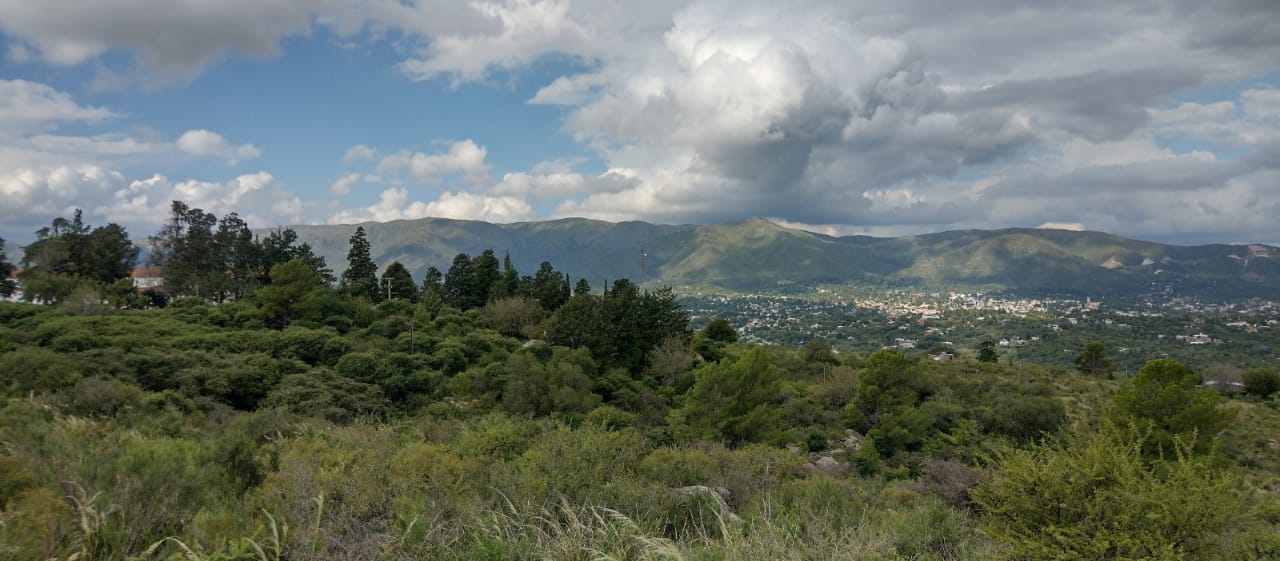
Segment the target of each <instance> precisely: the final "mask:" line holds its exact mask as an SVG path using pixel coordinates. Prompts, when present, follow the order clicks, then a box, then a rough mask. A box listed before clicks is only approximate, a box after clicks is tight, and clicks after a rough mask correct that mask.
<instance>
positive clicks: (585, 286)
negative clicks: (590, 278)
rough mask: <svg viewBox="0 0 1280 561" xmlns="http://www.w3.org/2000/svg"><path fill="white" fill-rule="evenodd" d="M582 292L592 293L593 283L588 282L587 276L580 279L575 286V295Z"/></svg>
mask: <svg viewBox="0 0 1280 561" xmlns="http://www.w3.org/2000/svg"><path fill="white" fill-rule="evenodd" d="M581 294H591V283H589V282H587V279H585V278H581V279H578V284H576V285H574V287H573V295H574V296H578V295H581Z"/></svg>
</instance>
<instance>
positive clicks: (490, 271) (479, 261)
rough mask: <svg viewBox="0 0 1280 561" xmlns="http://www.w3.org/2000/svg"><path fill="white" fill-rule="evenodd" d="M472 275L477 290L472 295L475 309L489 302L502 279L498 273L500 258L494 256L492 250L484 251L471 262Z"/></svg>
mask: <svg viewBox="0 0 1280 561" xmlns="http://www.w3.org/2000/svg"><path fill="white" fill-rule="evenodd" d="M471 274H472V275H474V276H475V280H474V281H472V284H473V288H474V290H475V294H473V295H472V297H473V304H475V305H474V306H473V307H476V308H479V307H481V306H484V305H485V303H486V302H488V301H489V293H490V292H492V291H493V287H494V286H495V285H497V284H498V281H499V280H501V278H502V273H501V272H499V271H498V257H497V256H496V255H494V254H493V250H492V249H486V250H484V251H483V252H481V253H480V255H477V256H476V257H475V259H472V260H471Z"/></svg>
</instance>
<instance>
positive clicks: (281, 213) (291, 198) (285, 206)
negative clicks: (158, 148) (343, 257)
mask: <svg viewBox="0 0 1280 561" xmlns="http://www.w3.org/2000/svg"><path fill="white" fill-rule="evenodd" d="M175 200H180V201H183V202H185V203H186V204H187V205H188V206H190V207H192V208H200V209H204V210H205V211H206V212H212V213H214V214H216V215H218V216H223V215H225V214H228V213H231V212H236V213H239V214H240V216H241V218H244V219H245V220H246V221H247V222H249V223H250V224H251V225H254V226H259V227H261V226H269V225H280V224H296V223H298V222H300V221H301V219H302V216H301V212H302V210H303V206H304V205H303V202H302V200H301V199H299V198H298V197H297V195H294V194H293V193H290V192H289V191H288V190H286V189H285V188H284V187H283V186H281V185H280V184H279V183H278V182H276V179H275V177H274V176H272V175H271V174H270V173H267V172H265V171H263V172H258V173H251V174H244V175H240V176H237V177H234V178H232V179H230V180H228V181H225V182H217V181H199V180H195V179H187V180H183V181H173V180H170V179H169V178H168V177H166V176H163V175H158V174H157V175H153V176H151V177H149V178H147V179H140V180H134V181H131V182H129V184H128V185H125V186H122V187H120V188H118V189H116V190H115V192H114V193H113V194H112V196H111V198H110V200H107V201H104V202H103V203H102V204H101V205H99V206H97V207H96V208H94V209H93V210H94V213H95V214H99V215H102V216H105V217H107V218H108V219H110V220H115V221H121V222H125V223H131V224H147V225H155V224H160V223H162V222H163V221H164V220H165V219H166V218H167V216H168V214H169V205H170V203H171V202H172V201H175Z"/></svg>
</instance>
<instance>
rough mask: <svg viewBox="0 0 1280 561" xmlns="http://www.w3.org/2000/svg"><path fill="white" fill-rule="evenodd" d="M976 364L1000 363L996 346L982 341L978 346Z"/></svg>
mask: <svg viewBox="0 0 1280 561" xmlns="http://www.w3.org/2000/svg"><path fill="white" fill-rule="evenodd" d="M978 362H990V363H993V364H994V363H996V362H1000V353H997V352H996V344H995V343H993V342H991V341H983V342H982V344H981V345H978Z"/></svg>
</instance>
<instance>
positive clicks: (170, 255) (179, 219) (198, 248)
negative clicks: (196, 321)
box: [150, 201, 226, 298]
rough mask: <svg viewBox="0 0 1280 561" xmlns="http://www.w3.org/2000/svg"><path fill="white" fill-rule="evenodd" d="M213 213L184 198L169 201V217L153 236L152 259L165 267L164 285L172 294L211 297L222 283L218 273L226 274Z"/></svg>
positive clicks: (154, 262) (156, 263)
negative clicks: (214, 229) (219, 257)
mask: <svg viewBox="0 0 1280 561" xmlns="http://www.w3.org/2000/svg"><path fill="white" fill-rule="evenodd" d="M217 223H218V219H217V217H216V216H214V215H213V214H212V213H208V212H205V211H203V210H201V209H198V208H191V207H188V206H187V204H186V203H184V202H182V201H173V202H172V203H171V204H170V205H169V221H168V222H166V223H165V225H164V226H162V227H161V228H160V231H159V232H158V233H156V235H154V236H152V237H151V238H150V242H151V263H152V265H155V266H157V267H161V268H163V269H164V286H165V289H166V290H167V291H168V292H169V293H170V294H172V295H190V296H195V297H197V298H208V297H209V296H210V295H211V291H210V287H211V285H212V286H213V287H214V288H215V290H216V289H217V288H218V287H220V286H221V283H220V282H219V279H216V278H214V277H215V275H216V276H218V277H223V276H225V275H226V269H225V267H220V266H219V263H218V253H219V252H218V251H216V248H215V241H214V231H213V228H214V226H216V225H217Z"/></svg>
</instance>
